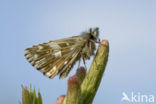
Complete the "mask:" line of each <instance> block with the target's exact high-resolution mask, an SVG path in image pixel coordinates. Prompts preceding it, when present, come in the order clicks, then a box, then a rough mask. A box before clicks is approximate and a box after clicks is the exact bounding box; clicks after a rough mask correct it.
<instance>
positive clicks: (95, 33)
mask: <svg viewBox="0 0 156 104" xmlns="http://www.w3.org/2000/svg"><path fill="white" fill-rule="evenodd" d="M89 33H90V35H91V39H92V40H94V41H95V42H96V43H99V42H100V38H99V28H94V29H92V28H90V31H89Z"/></svg>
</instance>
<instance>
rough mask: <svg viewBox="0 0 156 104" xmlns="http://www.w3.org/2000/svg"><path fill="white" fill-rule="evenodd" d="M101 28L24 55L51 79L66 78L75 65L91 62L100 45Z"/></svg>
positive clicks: (55, 41)
mask: <svg viewBox="0 0 156 104" xmlns="http://www.w3.org/2000/svg"><path fill="white" fill-rule="evenodd" d="M99 42H100V39H99V28H93V29H92V28H90V29H89V31H88V32H83V33H81V34H80V35H78V36H72V37H69V38H64V39H60V40H54V41H49V42H46V43H43V44H39V45H34V46H32V47H30V48H27V49H25V51H24V55H25V57H26V58H27V60H28V61H29V62H30V63H31V65H32V66H34V67H35V68H36V69H37V70H39V71H40V72H42V73H43V74H44V75H46V76H47V77H49V78H53V77H54V76H56V75H58V74H59V76H60V78H65V77H67V75H68V74H69V72H70V70H71V69H72V67H73V66H74V64H75V63H76V62H77V61H78V60H80V59H83V62H84V64H85V60H87V59H88V60H89V59H90V57H91V56H93V55H94V54H95V53H94V51H95V50H96V46H95V43H99Z"/></svg>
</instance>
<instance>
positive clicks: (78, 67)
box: [78, 58, 81, 69]
mask: <svg viewBox="0 0 156 104" xmlns="http://www.w3.org/2000/svg"><path fill="white" fill-rule="evenodd" d="M80 63H81V58H80V59H79V63H78V69H79V68H80Z"/></svg>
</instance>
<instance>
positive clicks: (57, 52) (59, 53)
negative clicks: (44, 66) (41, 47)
mask: <svg viewBox="0 0 156 104" xmlns="http://www.w3.org/2000/svg"><path fill="white" fill-rule="evenodd" d="M52 55H53V56H55V57H56V58H57V57H60V56H62V53H61V51H54V53H53V54H52Z"/></svg>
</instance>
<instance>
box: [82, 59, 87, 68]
mask: <svg viewBox="0 0 156 104" xmlns="http://www.w3.org/2000/svg"><path fill="white" fill-rule="evenodd" d="M82 59H83V64H84V66H85V69H87V66H86V61H85V58H84V57H82Z"/></svg>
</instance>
